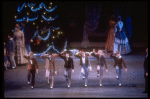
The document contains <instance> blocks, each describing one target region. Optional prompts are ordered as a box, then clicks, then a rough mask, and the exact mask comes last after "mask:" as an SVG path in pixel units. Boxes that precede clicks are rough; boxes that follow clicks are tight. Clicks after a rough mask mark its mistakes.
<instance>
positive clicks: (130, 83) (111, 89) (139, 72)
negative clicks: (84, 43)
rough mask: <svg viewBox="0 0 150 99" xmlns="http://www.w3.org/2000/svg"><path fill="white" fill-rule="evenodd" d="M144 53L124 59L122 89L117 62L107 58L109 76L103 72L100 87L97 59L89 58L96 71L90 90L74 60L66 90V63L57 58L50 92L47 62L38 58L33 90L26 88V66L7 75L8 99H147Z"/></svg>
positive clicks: (91, 73) (5, 88) (91, 80)
mask: <svg viewBox="0 0 150 99" xmlns="http://www.w3.org/2000/svg"><path fill="white" fill-rule="evenodd" d="M144 55H145V49H143V50H142V51H141V50H140V51H135V52H133V53H131V54H129V55H123V56H122V57H123V58H124V60H125V62H126V65H127V69H128V71H127V72H125V69H124V68H123V70H122V86H121V87H119V86H118V79H116V75H115V72H116V71H115V68H114V67H113V65H114V60H113V59H112V58H110V57H109V55H107V56H106V63H107V66H108V73H106V71H105V69H104V74H103V75H104V78H103V86H102V87H100V86H99V78H98V77H97V74H96V58H94V57H90V62H91V65H92V68H93V71H92V72H90V73H89V81H88V87H87V88H86V87H84V80H83V79H82V76H81V73H80V69H81V68H80V66H79V59H78V58H76V57H73V60H74V68H75V69H74V74H72V82H71V87H70V88H69V89H68V88H67V81H66V79H65V77H64V76H63V73H64V61H63V60H62V59H61V58H59V57H58V58H56V69H57V75H55V77H54V88H53V89H50V88H49V84H47V80H46V79H45V60H44V59H41V58H39V57H36V59H37V62H38V67H39V73H38V74H36V75H35V86H34V89H31V88H30V85H28V84H27V65H24V66H17V68H16V69H8V70H7V71H4V87H3V88H4V97H5V98H52V97H54V98H148V94H145V93H142V92H143V91H144V88H145V79H144V69H143V64H144V58H145V56H144Z"/></svg>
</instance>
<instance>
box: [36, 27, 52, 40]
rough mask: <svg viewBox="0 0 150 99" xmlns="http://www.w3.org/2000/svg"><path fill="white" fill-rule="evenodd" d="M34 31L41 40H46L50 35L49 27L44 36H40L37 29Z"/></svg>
mask: <svg viewBox="0 0 150 99" xmlns="http://www.w3.org/2000/svg"><path fill="white" fill-rule="evenodd" d="M36 33H37V35H38V37H39V38H40V39H41V40H44V41H46V40H47V39H48V38H49V37H50V35H51V32H50V29H49V30H48V35H47V36H46V37H45V38H42V37H41V36H40V35H39V33H38V30H37V32H36Z"/></svg>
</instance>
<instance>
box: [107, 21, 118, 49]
mask: <svg viewBox="0 0 150 99" xmlns="http://www.w3.org/2000/svg"><path fill="white" fill-rule="evenodd" d="M109 24H110V30H109V32H108V37H107V40H106V44H105V50H107V51H113V46H114V38H115V33H114V27H115V24H116V22H115V21H114V20H112V19H111V20H110V21H109Z"/></svg>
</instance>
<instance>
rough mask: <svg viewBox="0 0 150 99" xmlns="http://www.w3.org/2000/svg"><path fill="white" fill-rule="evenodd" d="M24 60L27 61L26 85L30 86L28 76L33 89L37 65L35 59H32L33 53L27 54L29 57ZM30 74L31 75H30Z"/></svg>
mask: <svg viewBox="0 0 150 99" xmlns="http://www.w3.org/2000/svg"><path fill="white" fill-rule="evenodd" d="M24 58H25V59H27V60H28V75H27V77H28V84H30V76H31V75H32V76H31V77H32V78H31V88H32V89H33V88H34V83H35V70H36V72H37V74H38V64H37V61H36V59H35V58H34V57H33V52H30V53H29V56H25V55H24ZM30 74H31V75H30Z"/></svg>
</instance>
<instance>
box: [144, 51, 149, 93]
mask: <svg viewBox="0 0 150 99" xmlns="http://www.w3.org/2000/svg"><path fill="white" fill-rule="evenodd" d="M144 77H145V91H144V92H143V93H148V48H147V49H146V57H145V61H144Z"/></svg>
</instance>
